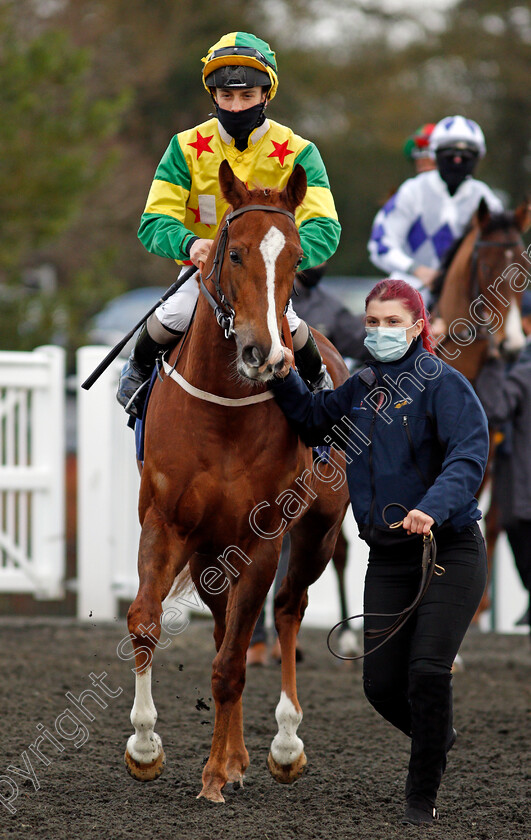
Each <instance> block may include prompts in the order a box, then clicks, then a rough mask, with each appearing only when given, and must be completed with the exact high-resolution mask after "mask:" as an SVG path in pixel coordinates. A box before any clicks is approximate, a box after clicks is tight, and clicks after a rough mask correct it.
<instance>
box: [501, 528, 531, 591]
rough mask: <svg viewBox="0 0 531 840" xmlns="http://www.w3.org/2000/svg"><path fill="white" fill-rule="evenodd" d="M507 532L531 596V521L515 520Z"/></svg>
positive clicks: (520, 573)
mask: <svg viewBox="0 0 531 840" xmlns="http://www.w3.org/2000/svg"><path fill="white" fill-rule="evenodd" d="M505 532H506V534H507V539H508V540H509V544H510V546H511V548H512V551H513V554H514V562H515V564H516V568H517V569H518V573H519V575H520V579H521V581H522V583H523V584H524V586H525V588H526V589H527V591H528V592H529V593H530V595H531V519H514V520H513V521H512V522H510V523H509V524H508V525H507V526H506V528H505Z"/></svg>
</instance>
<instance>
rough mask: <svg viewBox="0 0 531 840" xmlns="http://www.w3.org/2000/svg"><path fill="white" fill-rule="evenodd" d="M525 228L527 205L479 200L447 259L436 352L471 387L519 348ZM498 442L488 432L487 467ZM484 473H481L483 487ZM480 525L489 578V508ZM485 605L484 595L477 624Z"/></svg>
mask: <svg viewBox="0 0 531 840" xmlns="http://www.w3.org/2000/svg"><path fill="white" fill-rule="evenodd" d="M530 223H531V214H530V208H529V206H528V204H527V202H523V203H522V204H521V205H520V206H519V207H518V208H517V209H516V210H515V211H514V212H505V213H497V214H491V213H490V211H489V209H488V207H487V205H486V203H485V201H484V200H483V199H482V200H481V202H480V204H479V207H478V210H477V213H476V215H475V216H474V218H473V219H472V222H471V224H470V226H469V229H468V230H467V232H466V233H465V235H464V236H463V238H462V240H461V241H459V242H458V243H456V245H455V246H454V248H452V250H451V252H450V254H449V255H448V257H447V260H446V263H447V270H446V277H445V280H444V285H443V288H442V292H441V296H440V299H439V301H438V304H437V313H436V314H437V315H440V316H441V317H442V318H443V319H444V321H445V322H446V324H447V326H448V328H449V329H448V334H447V336H446V337H445V339H444V340H443V341H442V342H439V344H438V345H437V347H436V352H437V353H438V354H439V355H440V356H441V357H442V358H443V359H444V360H445V361H447V362H448V363H449V364H450V365H452V366H453V367H455V368H456V369H457V370H459V371H460V372H461V373H462V374H463V375H464V376H466V377H467V379H468V380H469V381H470V382H471V383H472V385H473V384H474V380H475V379H476V377H477V375H478V374H479V371H480V370H481V368H482V367H483V365H484V363H485V361H486V359H487V358H488V357H489V356H490V355H498V354H499V353H503V354H505V355H511V354H515V353H517V352H518V351H519V350H521V349H522V347H523V346H524V343H525V336H524V333H523V331H522V325H521V318H520V298H521V296H522V292H523V291H524V289H525V288H526V287H527V284H528V275H527V273H526V269H525V264H524V258H523V256H522V254H523V253H525V246H524V243H523V240H522V233H524V232H525V231H526V230H527V229H528V227H529V225H530ZM528 268H529V266H528ZM498 437H499V436H498V435H497V434H495V433H494V432H493V433H491V451H490V456H489V462H490V461H491V458H492V455H493V453H494V448H495V443H496V440H497V438H498ZM489 472H490V471H489V470H487V472H486V473H485V483H486V481H488V478H489ZM491 495H492V493H491ZM485 526H486V543H487V559H488V568H489V576H490V571H491V569H492V561H493V557H494V549H495V547H496V542H497V539H498V535H499V533H500V528H499V525H498V522H497V515H496V510H495V507H494V506H493V507H492V509H490V510H489V511H488V512H487V514H486V516H485ZM489 606H490V603H489V596H488V591H487V590H486V591H485V593H484V595H483V598H482V601H481V604H480V605H479V607H478V610H477V613H476V620H477V618H478V617H479V615H480V614H481V613H482V612H483V611H484V610H486V609H488V607H489Z"/></svg>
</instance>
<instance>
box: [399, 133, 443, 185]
mask: <svg viewBox="0 0 531 840" xmlns="http://www.w3.org/2000/svg"><path fill="white" fill-rule="evenodd" d="M434 128H435V123H424V124H423V125H421V126H419V127H418V128H417V130H416V131H415V132H413V134H411V135H410V136H409V137H408V138H407V140H406V142H405V143H404V148H403V152H404V155H405V157H406V158H407V159H408V160H410V161H412V162H413V163H414V165H415V173H416V174H417V175H419V174H420V173H421V172H429V171H430V169H437V164H436V163H435V155H434V154H433V152H432V151H431V149H430V136H431V133H432V131H433V129H434Z"/></svg>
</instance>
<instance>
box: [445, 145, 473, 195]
mask: <svg viewBox="0 0 531 840" xmlns="http://www.w3.org/2000/svg"><path fill="white" fill-rule="evenodd" d="M456 157H459V158H461V160H460V161H459V162H458V163H457V162H456V161H455V158H456ZM436 158H437V168H438V170H439V174H440V176H441V178H442V179H443V181H444V182H445V183H446V186H447V187H448V192H449V193H450V195H454V193H455V192H457V189H458V188H459V186H460V185H461V184H462V183H463V181H464V180H465V178H467V177H468V176H469V175H472V173H473V171H474V169H475V166H476V163H477V160H478V155H477V152H472V151H470V150H469V149H442V150H441V151H439V152H437V153H436Z"/></svg>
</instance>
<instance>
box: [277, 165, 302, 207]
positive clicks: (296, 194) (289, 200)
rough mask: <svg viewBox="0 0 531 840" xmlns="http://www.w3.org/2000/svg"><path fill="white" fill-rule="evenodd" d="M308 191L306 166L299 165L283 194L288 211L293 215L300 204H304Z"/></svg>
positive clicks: (290, 177)
mask: <svg viewBox="0 0 531 840" xmlns="http://www.w3.org/2000/svg"><path fill="white" fill-rule="evenodd" d="M307 189H308V181H307V179H306V170H305V168H304V166H301V164H300V163H298V164H297V165H296V167H295V169H294V170H293V172H292V173H291V175H290V176H289V180H288V183H287V184H286V186H285V187H284V189H283V190H282V193H281V196H282V198H283V199H284V201H285V202H286V205H287V208H288V210H290V211H291V212H292V213H293V212H294V211H295V209H296V208H297V207H298V206H299V204H302V202H303V201H304V196H305V195H306V190H307Z"/></svg>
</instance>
